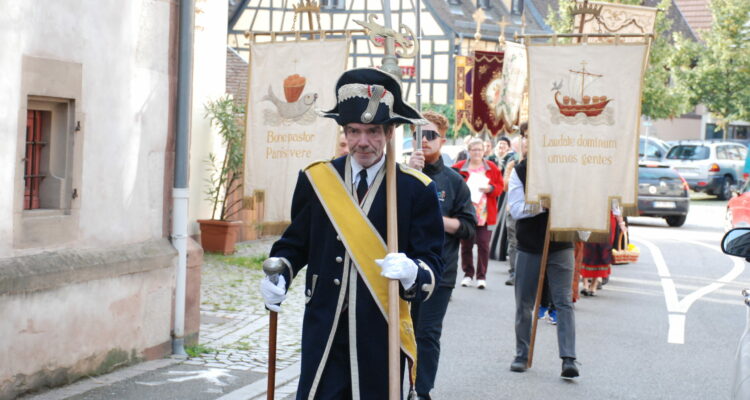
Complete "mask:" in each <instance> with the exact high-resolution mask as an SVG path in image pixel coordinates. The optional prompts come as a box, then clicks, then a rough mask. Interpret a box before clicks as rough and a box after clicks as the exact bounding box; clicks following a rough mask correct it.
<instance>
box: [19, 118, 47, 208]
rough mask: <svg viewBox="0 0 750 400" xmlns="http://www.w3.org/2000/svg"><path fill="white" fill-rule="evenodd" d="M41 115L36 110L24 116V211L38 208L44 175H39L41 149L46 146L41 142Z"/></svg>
mask: <svg viewBox="0 0 750 400" xmlns="http://www.w3.org/2000/svg"><path fill="white" fill-rule="evenodd" d="M43 115H44V113H43V112H42V111H38V110H28V112H27V114H26V159H25V163H24V166H25V169H24V179H25V190H24V201H23V208H24V210H35V209H38V208H39V186H40V183H41V181H42V179H44V175H42V174H41V161H42V149H43V148H44V146H45V145H47V143H46V142H43V141H42V122H43V118H44V117H43Z"/></svg>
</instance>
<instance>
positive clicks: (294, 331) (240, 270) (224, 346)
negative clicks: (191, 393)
mask: <svg viewBox="0 0 750 400" xmlns="http://www.w3.org/2000/svg"><path fill="white" fill-rule="evenodd" d="M276 239H277V237H273V238H264V239H261V240H257V241H253V242H246V243H242V244H238V251H237V253H235V254H234V255H233V256H232V257H263V256H266V255H267V254H268V253H269V251H270V248H271V245H272V244H273V242H274V241H275V240H276ZM232 257H228V258H227V257H216V256H211V255H207V256H206V257H205V259H204V264H203V269H202V272H201V278H202V282H201V326H200V339H199V342H200V345H202V346H204V347H205V348H206V349H208V352H207V353H204V354H200V355H199V356H197V357H191V358H189V359H188V360H187V361H185V362H184V364H187V365H196V366H205V367H213V368H226V369H230V370H241V371H248V370H249V371H254V372H261V373H267V372H268V371H267V365H268V321H269V317H268V315H269V313H268V311H267V310H266V309H265V307H264V306H263V299H262V297H261V294H260V292H259V290H258V285H259V283H260V280H261V279H262V278H263V276H264V274H263V271H262V270H261V269H259V268H258V269H251V268H248V267H246V266H242V265H233V264H232V263H231V262H226V261H225V260H227V259H229V260H231V259H232ZM300 273H302V274H304V271H302V272H300ZM304 301H305V297H304V285H299V284H295V285H292V286H291V288H290V290H289V292H288V294H287V299H286V301H284V305H283V306H282V312H281V313H279V316H278V324H277V326H278V328H277V329H278V331H277V346H276V347H277V352H276V366H277V370H282V369H284V368H286V367H288V366H290V365H292V364H294V363H295V362H297V361H299V359H300V345H301V338H302V314H303V312H304V308H305V307H304V304H305V303H304ZM296 388H297V380H296V379H295V380H293V381H292V382H289V383H288V384H286V385H283V386H281V387H279V388H277V389H276V392H277V395H276V397H277V398H286V397H290V398H292V397H293V396H292V395H293V394H294V393H295V392H296ZM257 398H259V399H261V398H263V399H264V398H265V394H263V395H262V396H259V397H257Z"/></svg>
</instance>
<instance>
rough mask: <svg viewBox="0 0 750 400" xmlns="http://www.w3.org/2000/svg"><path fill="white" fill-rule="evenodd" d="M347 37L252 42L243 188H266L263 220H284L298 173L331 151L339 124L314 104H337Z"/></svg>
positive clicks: (347, 51)
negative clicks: (320, 114)
mask: <svg viewBox="0 0 750 400" xmlns="http://www.w3.org/2000/svg"><path fill="white" fill-rule="evenodd" d="M348 53H349V41H347V40H325V41H318V40H315V41H312V40H310V41H306V40H301V41H290V42H273V43H251V44H250V67H249V85H248V108H247V137H246V147H245V150H246V151H245V193H246V194H247V193H258V192H263V193H264V199H265V201H264V213H263V214H264V216H263V222H264V223H274V222H279V223H283V222H288V221H289V219H290V208H291V202H292V192H293V191H294V185H295V182H296V181H297V173H298V172H299V171H300V170H302V168H304V167H305V166H307V165H309V164H310V163H311V162H313V161H315V160H319V159H322V158H331V157H332V156H333V155H334V149H335V145H336V137H337V136H338V132H339V128H338V125H337V124H336V122H335V121H334V120H332V119H330V118H322V117H318V116H317V115H316V113H315V108H316V107H320V105H321V104H335V103H336V94H335V90H334V88H335V87H336V79H338V77H339V76H340V75H341V74H342V73H343V72H344V70H345V69H346V63H347V57H348Z"/></svg>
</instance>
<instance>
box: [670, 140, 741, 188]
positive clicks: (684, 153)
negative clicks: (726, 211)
mask: <svg viewBox="0 0 750 400" xmlns="http://www.w3.org/2000/svg"><path fill="white" fill-rule="evenodd" d="M746 156H747V147H745V145H743V144H739V143H732V142H710V141H695V142H693V141H691V142H680V143H678V144H676V145H674V146H672V148H670V149H669V152H668V153H667V156H666V157H665V158H664V160H663V161H662V162H663V163H665V164H667V165H670V166H672V167H673V168H674V169H675V170H677V172H679V173H680V175H682V177H683V178H685V180H686V181H687V183H688V185H689V186H690V189H692V190H694V191H696V192H705V193H708V194H714V195H716V196H718V198H719V199H721V200H727V199H729V198H731V197H732V187H733V185H739V184H741V183H742V180H743V178H742V172H743V169H744V167H745V157H746Z"/></svg>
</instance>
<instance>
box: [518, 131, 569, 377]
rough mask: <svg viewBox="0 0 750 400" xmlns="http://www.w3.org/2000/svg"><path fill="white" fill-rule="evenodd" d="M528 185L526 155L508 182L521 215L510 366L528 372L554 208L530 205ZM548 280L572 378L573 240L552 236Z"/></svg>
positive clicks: (565, 370) (560, 343)
mask: <svg viewBox="0 0 750 400" xmlns="http://www.w3.org/2000/svg"><path fill="white" fill-rule="evenodd" d="M526 128H527V125H526V124H525V123H524V124H522V125H521V135H522V136H523V143H522V145H521V147H522V152H523V151H524V150H525V148H526V135H527V130H526ZM525 185H526V157H524V159H523V160H522V161H521V162H520V163H518V165H516V167H515V169H514V170H513V172H512V173H511V177H510V183H509V185H508V187H509V189H508V204H509V205H510V214H511V215H512V216H513V218H515V219H516V239H517V251H518V255H517V258H516V286H515V292H516V293H515V294H516V358H515V359H514V360H513V363H511V365H510V370H511V371H514V372H523V371H525V370H526V365H527V362H528V356H529V341H530V338H531V323H532V318H536V316H535V315H533V312H534V309H533V308H534V301H535V299H536V293H537V287H538V286H539V271H540V268H541V261H542V251H543V248H544V235H545V232H546V230H547V218H548V217H549V212H548V210H542V209H541V207H534V206H527V205H526V201H525V195H524V187H525ZM546 275H547V276H546V278H547V282H548V283H549V289H550V295H551V296H552V303H553V304H554V305H555V307H556V308H557V319H558V323H557V345H558V349H559V352H560V358H562V360H563V362H562V373H561V376H562V377H563V378H566V379H570V378H575V377H577V376H578V375H579V372H578V367H577V366H576V363H575V359H576V348H575V347H576V343H575V341H576V336H575V335H576V333H575V315H574V313H573V293H572V285H571V284H572V282H573V243H569V242H550V243H549V252H548V257H547V273H546Z"/></svg>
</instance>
